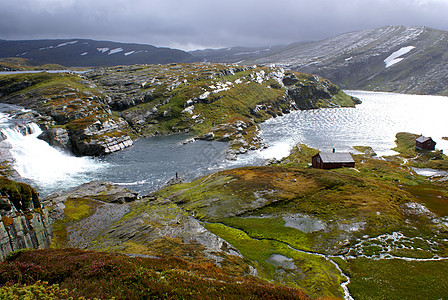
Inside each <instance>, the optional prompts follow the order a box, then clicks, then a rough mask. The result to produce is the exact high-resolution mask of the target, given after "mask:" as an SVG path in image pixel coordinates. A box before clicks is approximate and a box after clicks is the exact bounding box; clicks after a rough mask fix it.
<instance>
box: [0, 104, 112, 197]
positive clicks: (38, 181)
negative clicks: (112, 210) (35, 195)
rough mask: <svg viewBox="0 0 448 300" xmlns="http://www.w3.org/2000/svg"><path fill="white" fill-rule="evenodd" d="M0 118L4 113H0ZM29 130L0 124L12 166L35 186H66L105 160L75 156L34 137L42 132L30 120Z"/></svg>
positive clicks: (97, 169)
mask: <svg viewBox="0 0 448 300" xmlns="http://www.w3.org/2000/svg"><path fill="white" fill-rule="evenodd" d="M0 120H2V121H3V122H4V121H7V120H8V116H7V115H5V114H2V113H0ZM27 127H28V128H29V130H30V131H31V134H28V135H23V134H22V133H21V132H20V131H19V130H18V129H17V127H14V126H11V125H7V124H1V129H0V131H1V132H2V133H3V134H4V135H5V136H6V137H7V138H6V140H5V142H7V143H8V144H10V146H11V149H10V153H11V155H12V157H13V158H14V163H13V167H14V169H15V170H16V171H17V172H18V173H19V174H20V176H21V177H22V178H25V179H28V180H30V181H31V182H32V184H33V185H34V186H35V187H36V188H38V189H39V190H41V189H45V190H56V189H66V188H69V187H73V186H76V185H79V184H82V183H84V182H86V181H89V180H91V178H92V176H93V175H94V174H95V173H98V172H100V171H101V170H102V169H104V168H105V167H106V164H104V163H100V162H98V161H97V160H94V159H91V158H86V157H75V156H72V155H69V154H66V153H64V152H62V151H59V150H57V149H55V148H53V147H51V146H50V145H49V144H48V143H46V142H45V141H42V140H40V139H38V138H37V137H38V136H39V135H40V134H41V133H42V131H41V129H40V128H39V126H37V125H36V124H34V123H30V124H28V125H27Z"/></svg>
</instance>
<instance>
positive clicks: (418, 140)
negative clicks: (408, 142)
mask: <svg viewBox="0 0 448 300" xmlns="http://www.w3.org/2000/svg"><path fill="white" fill-rule="evenodd" d="M415 140H416V141H417V142H419V143H424V142H427V141H429V140H432V139H431V138H430V137H426V136H423V135H421V136H419V137H418V138H416V139H415Z"/></svg>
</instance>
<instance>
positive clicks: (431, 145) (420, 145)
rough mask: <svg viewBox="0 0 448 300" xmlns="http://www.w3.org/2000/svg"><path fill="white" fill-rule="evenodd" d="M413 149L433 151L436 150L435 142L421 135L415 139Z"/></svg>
mask: <svg viewBox="0 0 448 300" xmlns="http://www.w3.org/2000/svg"><path fill="white" fill-rule="evenodd" d="M415 148H417V149H418V150H434V149H435V148H436V142H434V141H433V140H432V138H430V137H426V136H423V135H421V136H419V137H418V138H416V139H415Z"/></svg>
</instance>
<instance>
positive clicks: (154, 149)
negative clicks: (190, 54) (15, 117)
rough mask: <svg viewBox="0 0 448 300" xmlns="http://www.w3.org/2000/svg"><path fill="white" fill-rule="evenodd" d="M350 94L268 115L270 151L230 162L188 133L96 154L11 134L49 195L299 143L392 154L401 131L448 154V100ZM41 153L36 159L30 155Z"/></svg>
mask: <svg viewBox="0 0 448 300" xmlns="http://www.w3.org/2000/svg"><path fill="white" fill-rule="evenodd" d="M346 92H347V93H348V94H350V95H352V96H355V97H358V98H360V99H361V100H362V104H359V105H357V106H356V108H329V109H317V110H308V111H294V112H291V113H290V114H287V115H284V116H282V117H277V118H273V119H270V120H268V121H266V122H264V123H262V124H261V126H260V127H261V132H260V135H261V137H262V138H263V140H264V142H265V143H266V144H267V145H268V148H267V149H263V150H257V151H252V152H249V153H248V154H244V155H240V156H239V157H238V159H237V160H236V161H226V159H225V151H226V149H227V147H228V144H227V143H223V142H206V141H196V142H194V143H187V144H182V141H184V140H186V139H188V138H189V137H190V136H187V135H174V136H165V137H151V138H145V139H140V140H137V141H136V142H135V143H134V146H132V147H131V148H128V149H125V150H122V151H120V152H116V153H113V154H111V155H107V156H104V157H102V158H96V159H92V158H79V157H72V156H70V155H67V154H64V153H62V154H61V155H62V156H61V155H59V154H58V155H56V154H55V152H53V151H56V150H55V149H53V148H51V147H49V146H48V145H46V146H45V145H43V144H42V143H44V142H42V141H40V140H38V139H37V138H36V135H38V132H36V133H35V134H34V136H33V137H20V136H17V135H15V136H14V139H15V140H14V141H13V140H12V138H13V137H8V138H9V139H10V142H12V143H13V145H12V150H11V152H12V154H13V156H14V157H15V159H16V165H15V167H16V169H17V170H18V171H19V173H20V174H21V175H22V177H24V178H27V180H28V182H29V183H31V184H33V185H34V186H35V187H36V188H37V189H38V190H39V191H40V192H41V193H42V194H44V195H45V194H48V193H51V192H53V191H56V190H61V189H62V190H63V189H67V188H70V187H74V186H76V185H79V184H81V183H84V182H86V181H91V180H106V181H111V182H113V183H116V184H120V185H125V186H127V187H129V188H130V189H133V190H136V191H138V192H140V193H148V192H151V191H154V190H155V189H157V188H159V187H160V186H162V185H163V184H164V183H166V182H167V180H169V179H171V178H175V177H176V175H177V176H179V177H181V178H184V179H185V180H192V179H194V178H195V177H197V176H201V175H205V174H208V173H211V172H214V171H217V170H221V169H226V168H232V167H238V166H245V165H260V164H262V163H263V162H264V161H265V160H266V159H271V158H281V157H283V156H286V155H288V153H289V151H290V149H291V148H292V147H293V146H294V145H295V144H297V143H304V144H307V145H309V146H311V147H313V148H317V149H320V150H321V151H331V149H333V148H335V149H336V150H337V151H351V152H354V151H355V150H354V149H353V148H351V147H352V146H371V147H372V148H373V149H374V151H375V152H376V153H377V154H378V155H389V154H393V153H394V152H393V151H391V150H390V148H392V147H394V140H395V134H396V133H398V132H401V131H405V132H412V133H416V134H423V135H426V136H431V137H432V138H433V139H434V140H435V141H436V142H437V146H436V147H437V148H438V149H443V150H444V152H445V153H447V151H448V141H446V140H443V139H442V137H447V136H448V119H447V118H446V112H447V111H448V97H441V96H416V95H403V94H393V93H377V92H366V91H346ZM36 130H37V129H36ZM22 138H23V139H26V141H23V140H22ZM21 140H22V141H21ZM35 143H38V144H39V145H38V146H36V145H37V144H35ZM44 144H45V143H44ZM37 147H38V148H37ZM40 147H44V148H40ZM45 147H49V148H51V149H48V148H45ZM27 149H28V150H27ZM35 149H39V150H35ZM37 151H38V155H37V156H34V157H33V156H31V155H33V153H34V154H36V153H37ZM55 157H58V159H57V160H56V159H54V158H55ZM44 161H45V163H43V162H44Z"/></svg>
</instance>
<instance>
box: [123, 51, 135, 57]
mask: <svg viewBox="0 0 448 300" xmlns="http://www.w3.org/2000/svg"><path fill="white" fill-rule="evenodd" d="M134 53H135V51H130V52H126V53H125V54H124V56H128V55H131V54H134Z"/></svg>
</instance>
